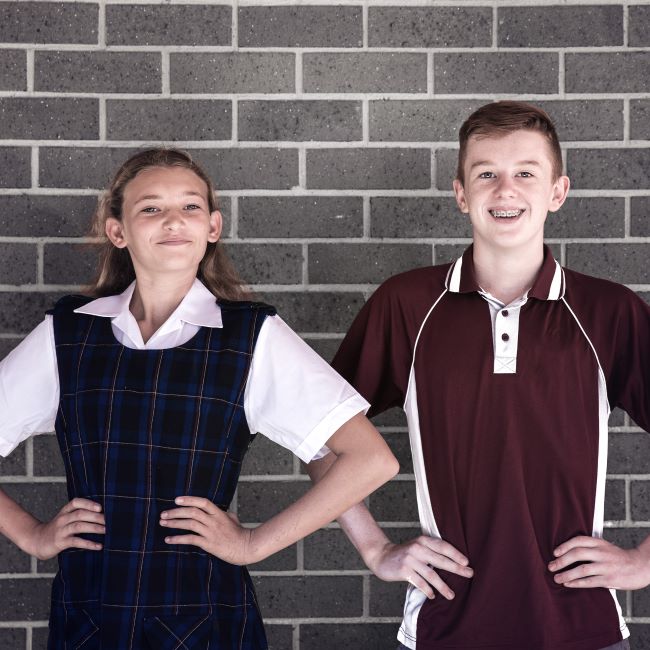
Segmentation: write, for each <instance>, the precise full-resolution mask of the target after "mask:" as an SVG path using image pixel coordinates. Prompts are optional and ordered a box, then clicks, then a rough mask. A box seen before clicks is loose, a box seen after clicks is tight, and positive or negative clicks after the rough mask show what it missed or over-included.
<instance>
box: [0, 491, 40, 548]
mask: <svg viewBox="0 0 650 650" xmlns="http://www.w3.org/2000/svg"><path fill="white" fill-rule="evenodd" d="M39 523H40V521H39V520H38V519H36V518H35V517H34V516H33V515H30V514H29V512H27V511H26V510H24V509H23V508H22V507H21V506H19V505H18V504H17V503H16V502H15V501H14V500H13V499H12V498H11V497H10V496H9V495H8V494H7V493H6V492H5V491H4V490H3V489H2V488H0V533H2V534H3V535H4V536H5V537H7V538H9V539H10V540H11V541H12V542H13V543H14V544H16V546H18V548H20V549H21V550H23V551H25V552H26V553H31V549H30V546H29V540H30V538H31V535H32V534H33V531H34V529H35V528H36V526H38V524H39Z"/></svg>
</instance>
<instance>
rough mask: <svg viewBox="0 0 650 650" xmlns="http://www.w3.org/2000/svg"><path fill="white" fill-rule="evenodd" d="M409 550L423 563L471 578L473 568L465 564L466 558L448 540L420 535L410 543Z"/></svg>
mask: <svg viewBox="0 0 650 650" xmlns="http://www.w3.org/2000/svg"><path fill="white" fill-rule="evenodd" d="M409 552H410V553H411V554H412V555H414V556H415V557H416V558H417V559H418V560H420V561H421V562H423V563H424V564H425V565H430V566H432V567H435V568H436V569H442V570H443V571H449V572H450V573H455V574H456V575H459V576H461V577H463V578H471V577H472V576H473V575H474V570H473V569H472V568H471V567H469V566H467V564H468V560H467V558H466V557H465V556H464V555H463V554H462V553H461V552H460V551H458V550H457V549H456V548H455V547H453V546H452V545H451V544H449V543H448V542H445V541H443V540H441V539H438V540H437V539H433V538H431V537H425V536H421V537H418V538H417V539H416V540H415V543H414V544H412V545H411V548H410V549H409Z"/></svg>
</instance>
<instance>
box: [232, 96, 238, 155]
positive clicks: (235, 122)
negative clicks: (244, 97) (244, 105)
mask: <svg viewBox="0 0 650 650" xmlns="http://www.w3.org/2000/svg"><path fill="white" fill-rule="evenodd" d="M230 110H231V112H232V113H231V118H230V123H231V124H230V128H231V131H230V138H231V140H232V143H233V145H236V146H237V147H239V146H240V142H239V98H238V97H233V98H232V101H231V108H230Z"/></svg>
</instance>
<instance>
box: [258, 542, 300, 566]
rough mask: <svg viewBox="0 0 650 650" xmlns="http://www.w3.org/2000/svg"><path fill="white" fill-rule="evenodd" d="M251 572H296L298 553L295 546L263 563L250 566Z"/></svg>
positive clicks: (271, 556)
mask: <svg viewBox="0 0 650 650" xmlns="http://www.w3.org/2000/svg"><path fill="white" fill-rule="evenodd" d="M248 568H249V569H250V570H251V571H295V570H296V569H297V568H298V551H297V547H296V545H295V544H293V545H292V546H288V547H287V548H283V549H282V550H281V551H278V552H277V553H274V554H273V555H270V556H269V557H267V558H266V559H264V560H262V561H261V562H256V563H255V564H250V565H249V567H248Z"/></svg>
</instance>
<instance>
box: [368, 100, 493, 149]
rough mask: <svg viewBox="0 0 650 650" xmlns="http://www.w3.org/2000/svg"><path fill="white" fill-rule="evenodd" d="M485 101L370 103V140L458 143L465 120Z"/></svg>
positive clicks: (381, 101)
mask: <svg viewBox="0 0 650 650" xmlns="http://www.w3.org/2000/svg"><path fill="white" fill-rule="evenodd" d="M484 103H485V102H484V101H464V100H460V101H457V100H447V99H405V100H386V99H382V100H376V101H371V102H370V116H369V119H370V139H371V140H383V141H389V142H432V141H437V140H456V139H457V138H458V130H459V129H460V126H461V124H462V123H463V121H464V119H465V118H466V117H467V116H468V115H469V114H470V113H473V112H474V111H475V110H476V109H477V108H478V107H479V106H481V105H483V104H484Z"/></svg>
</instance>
